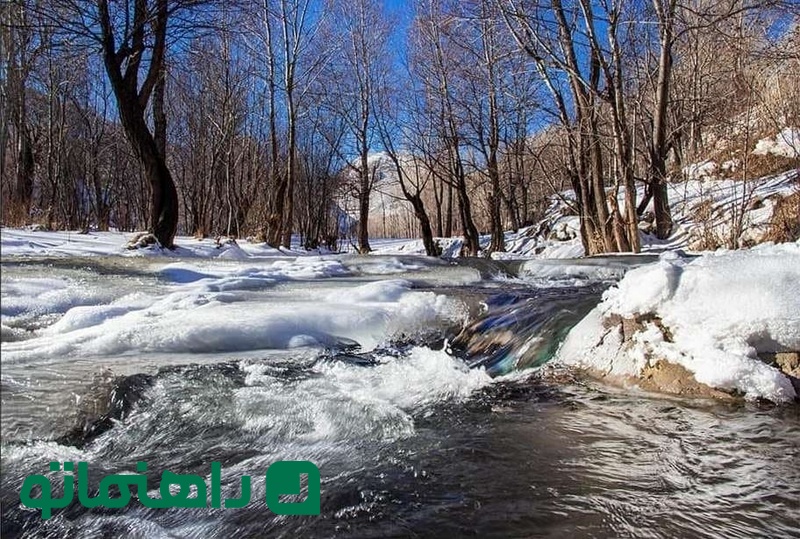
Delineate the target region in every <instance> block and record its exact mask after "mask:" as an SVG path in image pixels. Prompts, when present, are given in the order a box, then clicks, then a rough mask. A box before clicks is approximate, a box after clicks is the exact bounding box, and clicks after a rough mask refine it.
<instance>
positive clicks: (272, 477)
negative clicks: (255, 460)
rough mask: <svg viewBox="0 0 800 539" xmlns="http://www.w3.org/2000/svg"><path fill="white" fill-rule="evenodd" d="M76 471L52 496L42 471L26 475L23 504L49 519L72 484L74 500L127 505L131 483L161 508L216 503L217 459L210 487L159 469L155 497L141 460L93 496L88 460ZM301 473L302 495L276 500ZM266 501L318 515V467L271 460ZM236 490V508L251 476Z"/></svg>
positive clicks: (290, 491)
mask: <svg viewBox="0 0 800 539" xmlns="http://www.w3.org/2000/svg"><path fill="white" fill-rule="evenodd" d="M77 464H78V466H77V474H74V473H73V474H69V475H65V476H64V495H63V496H60V497H54V496H53V486H52V484H51V483H50V479H48V478H47V477H46V476H44V475H29V476H28V477H26V478H25V481H23V483H22V490H21V491H20V494H19V501H20V502H21V503H22V505H24V506H25V507H29V508H32V509H39V510H40V511H41V512H42V518H43V519H44V520H47V519H49V518H50V517H51V516H52V514H53V509H62V508H64V507H67V506H69V505H70V504H71V503H72V502H73V501H74V498H75V490H76V486H77V491H78V492H77V494H78V502H79V503H80V504H81V505H82V506H84V507H86V508H87V509H91V508H93V507H101V506H102V507H107V508H109V509H121V508H123V507H126V506H127V505H128V503H130V501H131V497H132V496H133V493H132V487H135V489H134V492H135V495H136V497H137V498H138V499H139V503H141V504H142V505H144V506H145V507H150V508H156V509H163V508H167V507H209V504H208V498H209V494H210V498H211V504H210V507H212V508H215V509H220V508H222V507H223V501H222V487H221V485H222V465H221V464H220V463H219V462H212V463H211V474H210V488H208V487H209V485H207V484H206V481H205V479H204V478H203V477H202V476H200V475H194V474H176V473H173V472H171V471H169V470H165V471H164V472H163V473H162V474H161V482H160V483H159V487H158V493H159V495H160V496H159V497H150V496H148V487H147V476H146V475H144V474H143V473H144V472H146V471H147V463H146V462H138V463H136V471H137V472H139V473H136V474H129V473H126V474H115V475H109V476H106V477H104V478H103V479H101V480H100V484H99V487H98V493H97V495H96V496H89V482H88V475H89V465H88V463H86V462H78V463H77ZM61 469H62V467H61V463H59V462H51V463H50V471H51V472H58V471H61ZM74 469H75V463H73V462H65V463H64V466H63V471H64V472H73V471H74ZM303 476H305V477H306V484H307V495H306V499H305V500H303V501H300V502H298V501H287V500H284V501H281V497H285V496H299V495H300V494H301V492H302V477H303ZM266 482H267V484H266V503H267V507H268V508H269V509H270V511H272V512H273V513H276V514H278V515H319V513H320V490H321V489H320V473H319V468H317V466H316V465H315V464H314V463H313V462H309V461H307V460H283V461H278V462H275V463H273V464H272V465H271V466H270V467H269V468H267V474H266ZM240 485H241V486H240V489H239V491H240V492H239V496H234V497H232V498H225V501H224V507H225V509H237V508H241V507H245V506H246V505H247V504H248V503H250V494H251V481H250V476H249V475H244V476H242V478H241V483H240ZM37 487H38V490H39V493H38V494H39V495H38V496H36V497H34V491H35V490H36V489H37Z"/></svg>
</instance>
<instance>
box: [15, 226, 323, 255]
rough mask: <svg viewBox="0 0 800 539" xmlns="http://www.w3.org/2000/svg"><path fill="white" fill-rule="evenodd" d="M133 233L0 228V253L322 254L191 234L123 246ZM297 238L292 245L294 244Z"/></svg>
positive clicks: (296, 242)
mask: <svg viewBox="0 0 800 539" xmlns="http://www.w3.org/2000/svg"><path fill="white" fill-rule="evenodd" d="M135 235H136V234H135V233H131V232H114V231H112V232H95V231H92V232H88V233H86V234H82V233H78V232H74V231H45V230H38V229H36V228H33V227H28V228H23V229H19V228H2V229H0V239H1V240H2V242H0V253H2V256H4V257H6V256H98V255H117V256H132V257H136V256H162V257H174V258H187V257H188V258H221V259H227V260H245V259H249V258H254V259H269V258H276V257H296V256H304V255H320V254H326V253H325V252H320V251H306V250H304V249H300V248H293V249H286V248H282V249H274V248H272V247H270V246H269V245H267V244H265V243H250V242H248V241H245V240H241V241H239V242H221V243H220V244H218V243H217V241H216V240H214V239H212V238H205V239H197V238H193V237H191V236H178V237H177V238H175V245H176V249H174V250H172V251H169V250H164V249H157V248H147V249H133V250H128V249H126V245H127V244H128V241H130V240H131V239H132V238H133V237H134V236H135ZM297 244H298V240H297V238H295V239H294V241H293V245H297Z"/></svg>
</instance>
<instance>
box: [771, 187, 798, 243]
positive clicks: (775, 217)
mask: <svg viewBox="0 0 800 539" xmlns="http://www.w3.org/2000/svg"><path fill="white" fill-rule="evenodd" d="M798 239H800V190H798V191H795V192H794V193H792V194H791V195H789V196H787V197H784V198H782V199H780V200H778V202H777V203H776V205H775V211H774V212H773V213H772V221H771V222H770V224H769V229H768V230H767V233H766V235H765V236H764V241H774V242H775V243H786V242H792V241H797V240H798Z"/></svg>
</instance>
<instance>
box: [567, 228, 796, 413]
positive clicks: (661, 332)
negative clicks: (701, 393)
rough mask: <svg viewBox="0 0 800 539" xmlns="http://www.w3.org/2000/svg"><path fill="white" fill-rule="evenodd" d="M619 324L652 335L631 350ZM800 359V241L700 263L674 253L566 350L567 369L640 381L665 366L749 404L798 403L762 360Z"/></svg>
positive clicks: (614, 293) (710, 256) (629, 280)
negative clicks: (789, 355) (788, 355)
mask: <svg viewBox="0 0 800 539" xmlns="http://www.w3.org/2000/svg"><path fill="white" fill-rule="evenodd" d="M614 316H618V317H622V318H627V319H631V318H634V317H636V318H638V319H639V320H642V321H643V322H642V324H643V325H642V327H641V328H640V329H639V330H638V331H637V332H636V333H634V334H633V336H632V338H631V340H630V341H629V342H627V343H625V342H623V336H622V335H621V333H620V332H619V331H617V327H618V326H617V325H615V324H614V323H613V322H610V321H611V320H612V319H613V317H614ZM796 351H800V242H798V243H793V244H791V243H790V244H782V245H762V246H758V247H755V248H753V249H750V250H742V251H718V252H712V253H707V254H705V255H703V256H702V257H699V258H697V259H694V260H687V259H685V258H681V257H679V256H677V255H675V254H674V253H665V254H664V255H662V257H661V260H660V261H659V262H658V263H656V264H650V265H647V266H643V267H640V268H637V269H633V270H631V271H629V272H628V273H627V274H626V275H625V277H624V278H623V279H622V280H621V281H620V283H619V284H618V285H617V286H615V287H613V288H611V289H610V290H608V291H607V292H606V293H605V294H604V296H603V301H602V303H601V304H600V305H599V306H598V307H596V308H595V309H594V310H593V311H592V312H591V313H590V314H589V315H588V316H586V318H584V319H583V321H581V322H580V323H579V324H578V325H577V326H575V327H574V328H573V329H572V331H571V332H570V334H569V335H568V337H567V339H566V340H565V342H564V343H563V345H562V348H561V350H560V352H559V356H558V360H559V361H560V362H562V363H564V364H568V365H577V366H581V367H587V368H590V369H593V370H594V371H596V372H601V373H604V374H611V375H622V376H634V377H636V376H638V375H640V374H641V373H642V370H643V369H644V368H645V367H646V366H648V365H650V366H654V365H655V363H656V362H658V361H659V360H666V361H668V362H671V363H674V364H677V365H680V366H682V367H684V368H685V369H687V370H688V371H689V372H691V373H693V374H694V377H695V379H696V380H697V381H698V382H700V383H703V384H706V385H708V386H711V387H714V388H720V389H726V390H737V391H739V392H741V393H743V394H744V395H745V396H746V397H747V398H750V399H753V398H758V397H762V398H766V399H769V400H772V401H774V402H784V401H789V400H792V399H794V398H795V396H796V395H795V390H794V388H793V387H792V384H791V382H790V380H789V379H788V378H787V377H786V376H785V375H784V374H783V373H781V372H780V371H779V370H778V369H777V368H775V367H773V366H770V365H768V364H767V363H765V362H763V361H761V360H760V359H759V358H758V355H759V354H764V353H775V352H796Z"/></svg>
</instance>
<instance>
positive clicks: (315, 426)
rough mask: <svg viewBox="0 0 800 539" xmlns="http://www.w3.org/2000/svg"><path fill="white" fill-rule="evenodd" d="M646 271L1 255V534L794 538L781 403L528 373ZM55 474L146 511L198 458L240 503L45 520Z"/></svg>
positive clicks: (790, 458)
mask: <svg viewBox="0 0 800 539" xmlns="http://www.w3.org/2000/svg"><path fill="white" fill-rule="evenodd" d="M649 261H650V259H647V258H643V257H633V258H625V257H613V258H606V259H592V260H583V261H559V262H552V261H551V262H527V263H522V262H505V263H500V262H491V261H461V262H445V261H424V260H421V259H419V258H412V257H409V258H402V257H391V258H388V257H367V258H360V257H352V258H347V257H345V258H341V257H330V258H315V259H308V260H303V259H297V260H294V259H287V260H268V261H263V262H257V261H249V260H248V261H218V260H205V261H202V260H201V261H197V260H188V261H181V260H177V261H176V260H174V259H144V258H102V259H101V258H86V259H78V258H59V259H45V258H42V259H10V260H3V263H2V314H3V348H2V352H3V353H2V386H0V395H1V396H2V477H1V479H0V503H1V504H2V536H3V538H7V537H8V538H12V537H54V538H55V537H142V538H145V537H146V538H151V537H241V538H246V537H267V536H275V537H331V536H335V537H460V536H476V537H577V538H581V537H709V538H712V537H713V538H716V537H719V538H730V537H797V536H798V535H800V410H799V409H798V407H797V406H784V407H767V406H759V405H755V404H748V405H744V404H722V403H718V402H712V401H706V400H694V401H693V400H686V399H682V400H679V399H669V398H665V397H661V396H654V395H650V394H645V393H641V392H640V393H637V392H635V391H633V390H628V391H622V390H617V389H614V388H611V387H607V386H602V385H598V384H594V383H591V382H588V381H585V380H580V379H576V378H574V377H572V376H570V375H569V374H566V373H555V374H553V373H548V374H547V375H544V374H543V371H542V370H541V369H536V367H539V366H541V365H544V364H546V363H547V361H548V360H549V359H551V358H552V356H553V354H554V353H555V352H556V350H557V347H558V343H559V342H560V340H561V339H562V338H563V337H564V335H565V334H566V333H567V332H568V330H569V328H570V327H571V326H572V325H573V324H575V323H577V322H578V321H579V320H580V319H581V318H582V317H583V316H584V314H586V313H587V312H588V311H589V310H590V309H591V308H592V307H593V306H594V305H596V303H597V302H598V301H599V299H600V296H601V294H602V292H603V291H604V290H605V289H606V288H607V287H609V286H611V285H612V284H613V282H614V281H615V280H616V279H619V278H620V277H621V275H622V274H623V273H624V271H625V269H626V268H629V267H632V266H633V265H636V264H641V263H646V262H649ZM278 460H310V461H312V462H314V463H315V464H316V465H317V466H318V467H319V469H320V471H321V489H322V492H321V514H320V515H319V516H278V515H275V514H273V513H271V512H270V511H269V510H268V509H267V507H266V505H265V503H264V497H265V490H266V488H265V480H264V473H265V471H266V469H267V468H268V466H269V465H270V464H271V463H273V462H276V461H278ZM51 461H59V462H65V461H71V462H78V461H83V462H87V463H89V484H90V489H91V488H96V487H94V486H96V485H97V484H98V483H99V481H100V479H101V478H103V477H105V476H107V475H111V474H118V473H134V472H135V471H136V463H137V462H140V461H144V462H147V464H148V472H147V475H148V479H149V485H150V488H151V489H153V490H155V491H156V492H157V487H156V486H155V485H157V484H158V478H159V477H160V473H161V471H163V470H170V471H172V472H174V473H178V474H198V475H200V476H203V477H205V478H208V477H209V474H210V463H211V462H212V461H217V462H220V463H221V464H222V480H221V481H222V490H223V492H224V493H226V494H227V493H231V496H233V495H234V493H237V492H238V489H239V481H240V478H241V477H242V476H243V475H249V476H251V477H252V481H253V485H252V497H251V502H250V503H249V504H248V505H247V506H246V507H244V508H241V509H212V508H194V509H185V508H168V509H153V508H146V507H143V506H142V505H140V504H139V503H138V502H137V501H136V499H135V498H134V500H133V501H132V502H131V503H130V504H129V505H128V506H127V507H126V508H124V509H108V508H103V507H98V508H93V509H87V508H84V507H83V506H81V505H80V504H78V503H77V501H76V502H74V503H72V504H71V505H69V506H68V507H66V508H64V509H54V510H53V517H52V518H50V519H49V520H42V518H41V517H40V513H39V511H38V510H34V509H29V508H25V507H22V506H21V504H20V490H21V487H22V483H23V480H24V478H25V477H26V476H28V475H30V474H44V475H47V476H48V477H49V478H51V480H52V482H53V490H54V492H55V493H56V494H54V496H57V495H58V494H57V493H60V492H62V479H61V478H62V477H63V475H64V474H63V473H48V472H47V467H48V463H49V462H51Z"/></svg>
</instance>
